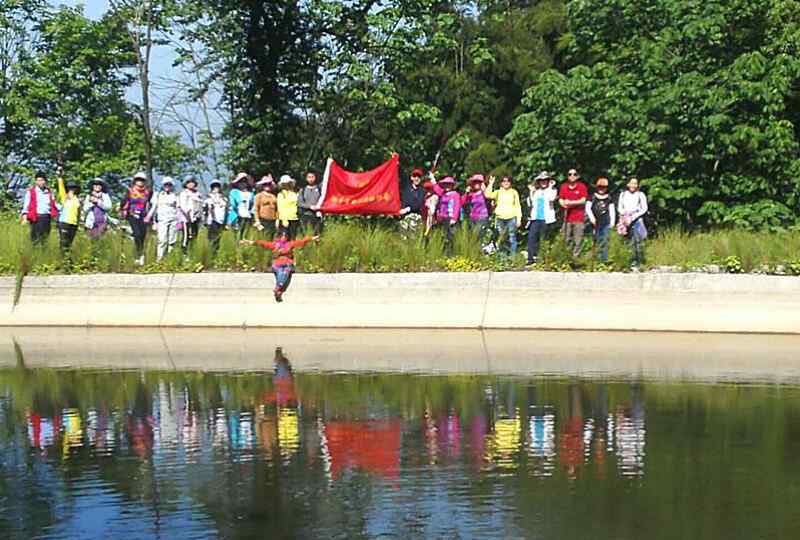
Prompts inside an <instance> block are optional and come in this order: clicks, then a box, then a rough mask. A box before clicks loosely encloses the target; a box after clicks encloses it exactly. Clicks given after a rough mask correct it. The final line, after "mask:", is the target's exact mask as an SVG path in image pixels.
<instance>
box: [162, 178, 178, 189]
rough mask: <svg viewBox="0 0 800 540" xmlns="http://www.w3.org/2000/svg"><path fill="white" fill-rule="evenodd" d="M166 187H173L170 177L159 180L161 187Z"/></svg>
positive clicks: (173, 182)
mask: <svg viewBox="0 0 800 540" xmlns="http://www.w3.org/2000/svg"><path fill="white" fill-rule="evenodd" d="M166 185H170V186H174V185H175V180H173V179H172V177H171V176H165V177H164V178H162V179H161V187H164V186H166Z"/></svg>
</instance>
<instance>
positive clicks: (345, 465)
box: [0, 349, 800, 538]
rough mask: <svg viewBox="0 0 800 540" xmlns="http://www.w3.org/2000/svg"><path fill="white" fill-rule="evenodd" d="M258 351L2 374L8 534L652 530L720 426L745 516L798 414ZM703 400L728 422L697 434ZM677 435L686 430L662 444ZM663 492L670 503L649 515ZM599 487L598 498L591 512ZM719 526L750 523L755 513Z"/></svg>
mask: <svg viewBox="0 0 800 540" xmlns="http://www.w3.org/2000/svg"><path fill="white" fill-rule="evenodd" d="M273 365H274V370H273V371H272V372H271V373H256V374H234V375H215V374H208V373H174V372H172V373H168V372H143V373H132V372H98V371H85V372H81V371H60V372H58V371H53V370H26V369H13V370H6V371H2V372H0V452H1V453H2V458H3V464H4V467H3V468H2V469H1V470H0V490H1V491H0V495H2V496H3V497H2V498H1V499H0V502H1V504H2V505H1V506H0V528H1V529H2V530H5V531H11V534H10V536H11V537H15V538H29V537H34V536H40V537H45V538H46V537H58V536H64V537H92V536H96V535H94V533H93V532H96V531H99V530H103V531H106V530H109V531H111V530H113V531H114V532H115V534H118V535H120V536H123V537H124V536H126V535H130V534H134V533H135V535H136V536H142V537H165V536H167V537H168V536H169V535H168V534H166V533H165V531H169V530H172V531H178V535H179V536H192V537H201V538H202V537H212V538H213V537H226V538H227V537H262V536H263V531H264V530H266V529H265V528H269V530H271V531H274V532H275V536H278V537H282V536H284V537H325V538H328V537H332V536H333V537H358V536H378V535H380V534H392V535H394V536H396V537H418V536H425V537H430V536H432V537H456V536H463V537H476V536H479V537H539V536H544V537H562V536H564V537H568V536H571V534H570V531H572V530H573V527H574V528H575V530H576V531H577V530H578V526H579V523H580V522H581V521H582V520H583V522H584V523H585V524H589V523H591V524H592V525H591V527H592V530H595V531H599V532H598V533H597V535H598V536H601V537H603V536H608V537H614V538H623V537H636V535H635V534H633V531H634V530H635V531H636V533H637V534H642V533H643V532H642V529H641V527H643V525H642V524H641V523H640V522H639V521H638V520H639V518H638V517H636V516H637V513H636V511H637V509H641V508H643V507H647V508H649V509H650V510H649V511H648V512H649V513H648V515H651V516H652V517H651V519H652V523H651V524H649V525H645V526H644V527H645V528H646V527H647V526H652V527H653V530H661V529H659V528H664V529H663V530H665V531H666V530H669V527H670V526H672V525H671V524H672V523H674V522H675V520H674V519H673V518H672V516H674V515H677V514H678V513H680V514H681V515H683V516H690V515H693V514H692V513H691V512H688V509H689V508H691V505H692V504H694V505H697V504H699V505H703V504H705V503H704V502H703V501H705V500H706V499H704V498H703V497H704V496H703V493H707V492H708V491H707V490H711V489H719V488H720V486H722V485H726V482H727V481H728V480H727V479H724V478H722V477H716V476H708V475H709V474H712V473H710V472H709V471H708V470H707V469H704V468H702V467H701V465H700V464H701V463H702V461H703V459H711V458H712V457H719V456H716V455H714V456H711V455H708V456H707V455H704V454H702V453H701V452H712V451H714V450H713V449H716V450H718V449H719V448H720V447H721V445H722V446H723V447H724V445H725V444H726V442H727V441H728V437H730V436H731V433H733V434H735V435H736V437H738V438H739V439H747V440H751V441H756V442H754V443H753V444H757V442H758V441H760V444H761V446H759V447H758V448H760V451H761V452H763V455H761V456H759V454H758V452H754V451H753V450H755V448H754V447H753V448H742V447H726V448H727V450H726V454H725V459H727V460H731V459H734V457H735V456H736V455H738V456H739V459H742V460H751V461H748V462H746V463H737V462H735V461H728V462H727V463H728V464H729V465H731V466H733V465H736V466H737V470H742V467H745V469H746V468H747V467H753V469H754V470H755V469H756V466H758V470H759V471H760V472H759V473H758V474H754V475H753V478H750V477H745V476H742V475H741V473H740V475H739V477H738V478H737V481H738V482H739V484H740V485H741V487H742V489H740V490H739V491H740V492H741V493H750V492H751V491H748V489H749V490H756V489H757V488H756V487H755V486H756V485H760V482H761V480H762V479H761V478H758V482H757V481H756V478H755V477H756V476H759V475H762V476H765V477H766V478H767V479H771V484H770V485H771V486H772V487H771V489H772V490H774V491H771V492H770V493H769V494H768V495H765V494H764V493H761V494H760V495H759V499H756V500H755V501H749V502H748V503H746V504H745V503H742V504H743V505H744V506H747V505H750V506H748V507H749V508H750V510H751V512H750V515H754V514H757V512H753V511H752V510H754V508H753V507H752V505H753V504H756V503H760V504H771V505H773V507H774V505H775V504H779V503H778V502H777V501H778V499H777V497H779V496H780V494H781V493H785V492H786V490H788V489H790V486H791V485H793V484H792V481H795V482H796V481H798V478H797V477H798V475H797V474H796V473H795V472H794V469H793V468H789V467H788V465H785V462H784V461H783V459H782V456H783V452H784V451H789V450H790V449H794V450H797V449H798V447H797V439H799V438H800V434H799V433H798V432H797V430H794V429H792V430H789V428H787V425H789V422H788V419H789V418H800V410H798V408H796V407H797V406H796V404H795V405H793V406H792V407H789V406H788V405H786V406H784V405H782V406H781V407H780V408H775V407H776V402H775V400H774V395H773V393H771V392H773V390H772V389H770V388H761V389H755V390H752V391H751V393H750V394H748V396H749V397H747V396H745V397H747V399H750V400H751V401H752V402H753V404H754V405H755V404H757V405H758V408H759V410H762V411H764V410H767V409H768V410H772V411H773V414H772V415H764V416H765V417H766V418H768V419H772V420H769V421H761V420H762V419H763V417H761V416H760V417H759V418H758V419H757V420H754V417H753V416H752V415H753V410H755V409H756V408H755V407H754V406H751V407H741V408H737V407H732V406H731V403H734V402H733V401H732V400H731V398H730V396H731V392H732V391H733V390H732V389H731V388H730V387H713V386H702V385H664V384H658V383H648V384H647V385H646V386H647V390H648V391H647V392H645V384H643V383H634V384H629V383H613V382H611V383H606V382H591V381H583V382H580V381H570V382H565V381H558V380H552V379H543V380H523V379H508V378H507V379H502V378H496V377H476V376H470V377H461V376H450V377H415V376H411V375H381V374H373V375H360V376H356V375H325V374H317V373H312V374H302V373H301V374H295V373H294V372H293V370H292V366H291V362H290V360H289V358H288V357H287V355H286V354H285V353H284V352H283V351H282V350H281V349H277V350H276V351H275V355H274V359H273ZM783 392H784V393H785V392H786V390H783ZM736 397H737V399H738V400H744V399H745V397H743V396H742V395H741V393H737V394H736ZM711 415H717V417H719V418H720V419H722V422H721V425H727V426H730V429H724V430H716V431H715V428H714V427H713V426H710V425H709V424H707V421H708V418H709V416H711ZM784 418H785V420H786V421H782V419H784ZM698 428H702V429H698ZM695 433H699V434H700V438H697V439H694V438H693V437H694V434H695ZM681 437H683V439H684V440H685V441H694V444H691V445H690V444H685V445H683V446H681V447H676V441H680V440H681ZM714 437H720V439H719V440H717V441H716V442H714V443H713V444H712V443H711V442H710V441H711V440H712V439H713V438H714ZM773 440H780V441H783V445H784V447H781V446H779V445H775V444H773V443H772V442H771V441H773ZM737 448H738V450H737ZM676 452H678V454H677V455H676ZM737 452H738V454H737ZM646 455H647V460H645V456H646ZM694 463H698V465H697V467H696V468H693V467H694V465H693V464H694ZM675 467H683V470H682V471H674V470H673V469H674V468H675ZM720 470H724V468H722V469H720ZM679 472H681V473H682V474H678V473H679ZM790 477H791V478H790ZM679 482H682V483H679ZM541 483H545V484H546V486H547V487H546V489H541V488H540V487H539V486H540V484H541ZM697 486H703V487H702V488H698V487H697ZM693 488H694V489H693ZM663 492H668V493H671V492H680V493H683V494H685V495H683V497H685V498H686V501H685V502H679V503H675V504H678V505H679V507H678V508H672V507H671V508H669V509H661V510H659V508H660V507H658V504H661V503H660V502H659V501H661V500H662V499H661V497H662V493H663ZM695 492H697V493H696V494H695ZM11 493H25V494H26V495H25V496H24V497H19V498H14V497H10V496H9V494H11ZM573 498H574V500H575V501H583V502H581V504H582V505H586V507H587V510H586V511H585V515H583V516H582V517H577V518H576V517H575V516H574V515H572V514H571V513H570V512H568V511H567V509H568V508H569V507H570V505H571V504H572V503H571V502H570V501H573ZM590 500H591V501H594V502H592V503H589V502H588V501H590ZM609 500H614V501H615V502H617V503H619V506H618V507H615V508H616V510H615V512H608V511H607V510H603V509H604V508H606V509H608V508H609V507H608V506H607V504H608V501H609ZM648 504H649V505H650V506H642V505H648ZM87 505H88V507H90V508H92V509H93V510H92V512H90V513H88V514H86V513H85V512H83V513H82V514H80V515H79V514H78V511H79V509H80V508H84V507H86V506H87ZM558 505H562V506H561V510H559V506H558ZM653 505H655V506H653ZM732 506H733V507H735V506H736V503H735V502H733V503H732ZM595 507H596V508H597V509H596V510H595V509H594V508H595ZM544 509H548V510H547V511H546V512H545V511H544ZM718 511H719V510H718ZM773 511H776V512H779V509H778V510H775V508H773ZM709 512H711V514H707V515H705V517H703V518H702V519H703V520H711V522H710V523H703V524H701V523H698V524H697V525H696V526H694V525H692V524H691V523H690V524H688V525H687V524H686V523H684V525H683V527H685V528H684V529H681V533H680V534H678V536H687V537H688V536H695V534H694V532H696V531H703V535H704V536H706V537H715V536H717V537H720V538H722V537H725V534H724V533H726V532H728V531H730V530H733V529H731V527H732V526H733V524H731V523H728V522H727V521H725V520H724V519H722V518H721V515H719V514H714V513H713V511H711V510H709ZM786 512H787V514H786V515H787V516H789V515H790V514H791V513H792V512H794V510H789V509H786ZM662 514H663V515H662ZM92 516H95V517H92ZM612 516H613V517H612ZM794 516H795V517H797V515H796V513H795V514H794ZM716 518H719V519H716ZM697 519H700V518H697ZM786 519H787V520H786V522H785V523H784V527H785V528H786V527H788V529H791V530H796V529H798V521H797V520H795V521H791V520H789V519H788V517H787V518H786ZM626 520H630V522H628V521H626ZM778 520H779V521H780V518H778ZM95 521H96V523H95ZM733 521H734V522H737V526H738V527H739V529H738V530H739V531H740V532H741V531H745V532H748V533H751V535H752V536H759V533H763V532H764V530H765V529H764V527H766V528H767V529H768V528H769V526H770V524H769V522H768V521H766V520H765V521H760V520H758V519H755V520H751V521H749V522H747V523H746V524H743V522H742V521H740V520H739V521H737V520H733ZM633 523H638V525H637V526H636V527H639V528H635V527H634V528H628V525H631V524H633ZM626 524H627V525H626ZM105 527H110V528H109V529H105ZM631 527H633V526H632V525H631ZM665 527H666V528H665ZM583 530H584V531H585V530H586V529H583ZM603 531H609V532H608V533H607V534H606V533H605V532H603ZM674 531H675V530H673V532H674ZM795 532H797V531H795ZM104 534H105V533H102V534H100V536H102V535H104ZM572 536H573V537H580V534H579V533H577V532H576V533H575V534H572ZM788 536H792V535H788Z"/></svg>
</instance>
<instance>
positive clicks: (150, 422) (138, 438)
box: [127, 381, 155, 458]
mask: <svg viewBox="0 0 800 540" xmlns="http://www.w3.org/2000/svg"><path fill="white" fill-rule="evenodd" d="M135 396H136V397H135V399H134V403H133V409H132V410H131V412H130V414H129V415H128V419H127V428H128V442H129V443H130V445H131V448H132V449H133V451H134V452H136V454H137V455H138V456H139V457H142V458H143V457H147V456H149V455H150V452H151V451H152V449H153V427H154V424H155V419H154V418H153V416H152V411H153V402H152V396H151V394H150V392H149V391H148V389H147V388H146V387H145V385H144V383H143V382H141V381H139V384H138V385H137V386H136V394H135Z"/></svg>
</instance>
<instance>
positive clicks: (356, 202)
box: [321, 154, 400, 216]
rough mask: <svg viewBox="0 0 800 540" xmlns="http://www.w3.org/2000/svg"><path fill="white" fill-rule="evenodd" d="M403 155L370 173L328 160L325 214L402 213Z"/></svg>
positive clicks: (323, 205) (393, 157)
mask: <svg viewBox="0 0 800 540" xmlns="http://www.w3.org/2000/svg"><path fill="white" fill-rule="evenodd" d="M399 171H400V156H398V155H397V154H395V155H393V156H392V159H390V160H389V161H387V162H386V163H384V164H383V165H380V166H378V167H376V168H375V169H372V170H371V171H368V172H363V173H354V172H349V171H346V170H344V169H343V168H342V167H340V166H339V165H338V164H337V163H336V162H335V161H333V160H332V159H331V160H328V168H327V169H326V170H325V180H324V185H323V191H324V195H323V196H324V197H325V199H324V201H323V203H322V208H321V209H322V212H323V213H325V214H351V215H371V214H383V215H392V216H394V215H397V214H399V213H400V172H399Z"/></svg>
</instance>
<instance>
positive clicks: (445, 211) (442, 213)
mask: <svg viewBox="0 0 800 540" xmlns="http://www.w3.org/2000/svg"><path fill="white" fill-rule="evenodd" d="M433 191H434V193H436V194H437V195H438V196H439V206H438V207H437V208H436V221H451V220H455V221H458V218H459V217H461V195H459V193H458V192H457V191H455V190H453V191H447V192H445V190H444V189H443V188H442V187H441V186H439V184H434V185H433Z"/></svg>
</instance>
